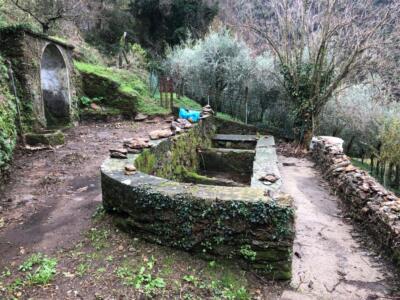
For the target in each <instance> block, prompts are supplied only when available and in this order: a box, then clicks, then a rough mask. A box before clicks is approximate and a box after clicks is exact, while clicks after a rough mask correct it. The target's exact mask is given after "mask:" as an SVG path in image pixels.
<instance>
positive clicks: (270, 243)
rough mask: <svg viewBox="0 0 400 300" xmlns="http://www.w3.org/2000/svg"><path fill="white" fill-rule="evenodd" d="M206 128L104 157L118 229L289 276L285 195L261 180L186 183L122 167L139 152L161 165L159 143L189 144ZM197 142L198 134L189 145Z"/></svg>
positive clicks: (289, 211)
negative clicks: (254, 184) (269, 190)
mask: <svg viewBox="0 0 400 300" xmlns="http://www.w3.org/2000/svg"><path fill="white" fill-rule="evenodd" d="M203 125H204V124H203ZM206 128H207V127H203V126H202V124H200V125H199V126H197V127H195V128H194V129H191V131H189V132H187V133H184V134H183V135H181V136H178V137H173V138H170V139H164V140H160V141H152V142H151V143H152V144H153V146H154V147H153V149H152V150H151V151H150V150H147V152H146V153H145V154H144V156H143V153H142V154H129V155H128V159H126V160H118V159H111V158H110V159H108V160H106V161H105V162H104V164H103V165H102V167H101V174H102V176H101V180H102V191H103V204H104V207H105V209H106V210H107V211H110V212H114V213H117V214H116V216H117V220H118V223H119V224H120V225H121V226H122V227H123V228H124V229H126V230H128V231H131V232H133V233H134V234H138V235H140V236H142V237H143V238H144V239H146V240H149V241H151V242H155V243H158V244H162V245H166V246H171V247H176V248H179V249H183V250H186V251H190V252H193V253H198V254H201V255H205V256H206V257H210V258H212V259H215V257H222V258H225V259H232V260H234V261H235V262H239V263H241V264H242V265H243V266H244V267H246V268H250V269H252V270H254V271H257V272H259V273H260V274H262V275H263V276H265V277H267V278H271V279H276V280H288V279H290V278H291V262H292V246H293V237H294V231H293V223H294V217H293V215H294V213H293V208H292V199H291V197H290V196H288V195H285V194H277V195H274V196H273V197H270V196H267V195H266V192H265V189H263V188H250V187H243V188H242V187H227V186H210V185H201V184H188V183H181V182H176V181H171V180H169V179H166V178H160V177H155V176H152V175H149V174H146V173H143V172H136V173H134V174H130V175H128V174H126V173H125V172H124V169H125V166H126V165H128V164H129V165H132V164H135V161H137V160H138V159H142V161H141V163H142V164H144V161H143V157H147V158H150V160H151V161H150V163H149V162H148V161H147V163H146V164H147V165H150V166H156V165H157V164H158V163H160V164H159V166H161V167H162V166H163V165H164V166H165V164H164V163H163V162H164V159H166V160H165V162H167V161H168V160H169V161H171V158H168V155H167V154H166V153H165V151H167V152H168V151H171V149H172V150H173V149H174V147H175V146H174V143H176V142H177V140H178V141H179V142H178V143H179V144H181V145H182V144H185V145H190V142H191V141H192V139H193V133H194V132H199V131H200V132H201V131H202V130H207V129H206ZM200 136H203V135H200ZM205 136H207V134H206V135H205ZM203 141H204V142H205V143H206V144H207V143H209V141H207V140H206V139H204V140H203ZM200 144H201V143H200V140H197V142H196V143H195V148H196V147H197V146H201V145H200ZM171 152H173V153H175V154H176V153H179V151H178V152H176V151H171ZM150 154H151V155H150ZM186 154H188V153H187V152H181V153H180V155H182V156H185V155H186ZM189 156H190V155H189ZM160 157H161V159H160ZM177 161H178V160H177ZM146 164H145V165H146ZM136 165H138V164H136ZM139 165H140V164H139ZM187 167H190V165H188V166H187ZM147 171H148V170H147ZM154 171H155V169H154ZM172 171H173V170H172ZM167 173H168V172H167ZM171 174H173V173H171ZM172 177H173V176H172Z"/></svg>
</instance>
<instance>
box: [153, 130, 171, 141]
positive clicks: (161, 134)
mask: <svg viewBox="0 0 400 300" xmlns="http://www.w3.org/2000/svg"><path fill="white" fill-rule="evenodd" d="M172 135H174V133H173V132H172V131H171V130H170V129H157V130H153V131H152V132H150V133H149V137H150V139H151V140H159V139H163V138H168V137H170V136H172Z"/></svg>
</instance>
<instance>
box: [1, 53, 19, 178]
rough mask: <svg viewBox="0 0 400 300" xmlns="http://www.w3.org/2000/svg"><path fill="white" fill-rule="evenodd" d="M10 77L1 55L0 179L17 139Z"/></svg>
mask: <svg viewBox="0 0 400 300" xmlns="http://www.w3.org/2000/svg"><path fill="white" fill-rule="evenodd" d="M8 79H9V78H8V73H7V67H6V65H5V63H4V59H3V58H2V57H1V56H0V179H1V177H2V176H3V173H4V172H5V170H7V168H8V165H9V163H10V161H11V159H12V155H13V151H14V148H15V144H16V140H17V129H16V125H15V116H16V109H15V105H14V101H13V100H14V98H13V96H12V95H11V93H10V89H9V85H8Z"/></svg>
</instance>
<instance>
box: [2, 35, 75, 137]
mask: <svg viewBox="0 0 400 300" xmlns="http://www.w3.org/2000/svg"><path fill="white" fill-rule="evenodd" d="M49 44H54V45H55V46H56V47H57V48H58V50H59V51H60V53H61V54H62V56H63V58H64V61H65V64H66V67H67V69H68V75H69V97H70V112H71V118H70V119H71V120H74V119H76V118H77V117H78V111H77V103H78V102H77V98H78V97H77V91H76V89H75V86H76V85H77V84H78V82H79V80H80V79H79V74H78V73H76V71H75V69H74V66H73V63H72V51H73V47H72V46H69V45H67V44H64V43H61V42H60V41H57V40H54V39H51V38H50V37H47V36H45V35H41V34H38V33H34V32H32V31H30V30H29V29H26V28H23V27H6V28H2V29H1V30H0V53H1V54H2V55H3V57H4V58H6V59H7V60H9V61H10V62H11V63H12V67H13V70H14V73H15V77H16V85H17V93H18V98H19V99H20V102H21V113H22V122H23V127H24V131H25V132H28V131H32V130H33V131H36V130H41V129H43V128H46V127H47V122H46V117H45V111H44V105H43V95H42V88H41V74H40V66H41V59H42V54H43V52H44V50H45V48H46V46H48V45H49Z"/></svg>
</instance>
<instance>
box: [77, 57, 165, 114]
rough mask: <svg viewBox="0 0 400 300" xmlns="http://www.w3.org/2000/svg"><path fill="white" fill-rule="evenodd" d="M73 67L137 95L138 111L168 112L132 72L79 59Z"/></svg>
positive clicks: (146, 112) (144, 112)
mask: <svg viewBox="0 0 400 300" xmlns="http://www.w3.org/2000/svg"><path fill="white" fill-rule="evenodd" d="M75 67H76V68H77V69H78V70H79V71H80V72H84V73H89V74H95V75H97V76H100V77H103V78H106V79H108V80H110V81H113V82H115V83H117V84H118V85H119V90H120V92H122V93H127V94H130V95H134V96H137V97H138V106H137V108H138V112H140V113H143V114H147V115H165V114H169V113H170V111H169V110H168V109H165V108H163V107H161V106H160V105H159V104H158V101H157V99H153V98H151V96H150V93H149V89H148V86H147V84H146V83H145V82H144V81H143V80H142V79H141V78H140V77H139V76H137V75H136V74H134V73H132V72H129V71H126V70H120V69H115V68H108V67H105V66H101V65H94V64H89V63H84V62H79V61H75Z"/></svg>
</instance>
